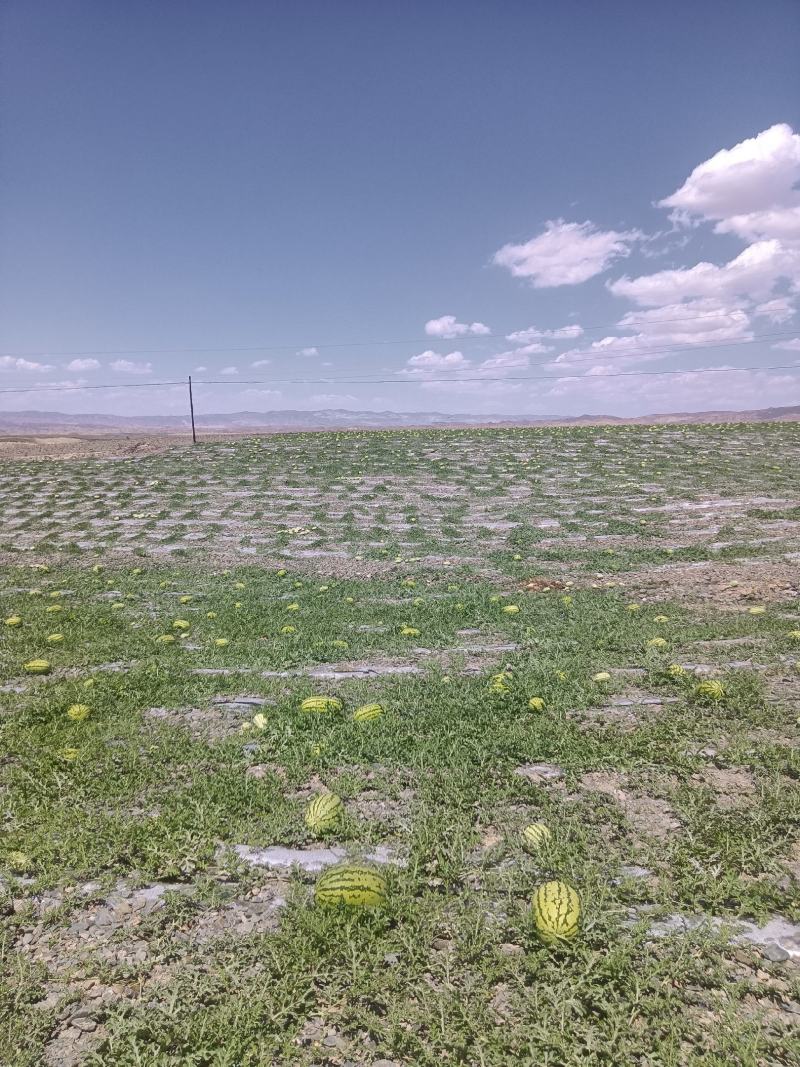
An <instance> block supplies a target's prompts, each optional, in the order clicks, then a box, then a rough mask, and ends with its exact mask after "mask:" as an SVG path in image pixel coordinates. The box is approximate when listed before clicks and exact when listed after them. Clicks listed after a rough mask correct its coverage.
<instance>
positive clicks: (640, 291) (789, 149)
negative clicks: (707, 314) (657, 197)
mask: <svg viewBox="0 0 800 1067" xmlns="http://www.w3.org/2000/svg"><path fill="white" fill-rule="evenodd" d="M659 206H661V207H664V208H671V209H672V214H671V216H670V217H671V218H672V220H673V223H674V224H675V225H677V226H686V225H689V226H697V225H700V224H702V223H705V222H711V223H713V224H714V230H715V232H716V233H728V234H733V235H734V236H736V237H739V238H740V239H741V240H742V241H744V242H745V243H746V245H747V247H746V248H745V249H744V251H742V252H740V253H739V254H738V255H737V256H735V257H734V258H733V259H731V260H730V261H729V262H727V263H723V264H722V265H721V266H717V265H716V264H713V263H707V262H701V263H697V264H695V265H694V266H692V267H685V268H679V269H676V270H665V271H659V272H657V273H656V274H648V275H642V276H641V277H638V278H627V277H623V278H619V279H618V280H617V281H614V282H612V283H611V284H610V285H609V289H610V291H611V292H612V293H614V294H615V295H616V296H622V297H626V298H627V299H630V300H633V301H634V302H635V303H637V304H640V305H643V306H657V305H659V304H668V303H679V302H681V301H687V300H693V299H698V298H710V299H716V300H719V301H721V302H726V303H730V302H732V301H739V302H743V303H744V304H746V305H748V306H751V305H752V304H753V303H758V304H759V305H760V306H761V310H760V311H759V312H758V313H759V314H762V315H765V316H767V317H768V318H771V319H772V321H773V322H782V321H786V319H787V318H788V317H789V313H788V312H789V307H790V306H791V305H788V304H786V303H784V304H778V303H777V301H778V299H779V298H778V297H776V296H775V290H776V288H779V287H780V286H782V285H783V286H785V285H786V284H788V285H789V286H790V287H793V288H794V289H796V290H797V289H800V135H798V134H796V133H794V131H793V130H792V128H791V127H790V126H787V125H786V124H785V123H782V124H779V125H776V126H771V127H770V128H769V129H767V130H763V131H762V132H761V133H759V134H757V135H756V136H755V137H751V138H748V139H747V140H744V141H741V142H740V143H739V144H737V145H734V146H733V148H728V149H722V150H721V151H719V152H717V153H716V154H715V155H713V156H711V158H710V159H707V160H706V161H705V162H704V163H700V164H699V165H698V166H697V167H695V168H694V170H693V171H692V173H691V174H690V175H689V177H688V178H687V179H686V181H685V182H684V183H683V185H682V186H681V187H680V188H679V189H677V190H676V191H675V192H674V193H672V194H671V195H670V196H668V197H665V198H664V199H663V200H661V201H660V203H659ZM781 316H783V317H781Z"/></svg>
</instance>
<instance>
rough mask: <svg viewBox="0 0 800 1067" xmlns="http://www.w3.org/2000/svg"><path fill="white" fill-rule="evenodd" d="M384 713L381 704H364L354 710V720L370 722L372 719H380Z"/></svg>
mask: <svg viewBox="0 0 800 1067" xmlns="http://www.w3.org/2000/svg"><path fill="white" fill-rule="evenodd" d="M381 715H383V708H382V707H381V705H380V704H362V705H361V707H360V708H356V710H355V711H354V712H353V722H369V721H370V720H371V719H379V718H380V717H381Z"/></svg>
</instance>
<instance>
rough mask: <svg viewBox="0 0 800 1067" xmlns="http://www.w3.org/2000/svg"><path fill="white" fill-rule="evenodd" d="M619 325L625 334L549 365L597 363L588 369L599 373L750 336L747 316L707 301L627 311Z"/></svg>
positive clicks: (737, 309)
mask: <svg viewBox="0 0 800 1067" xmlns="http://www.w3.org/2000/svg"><path fill="white" fill-rule="evenodd" d="M618 325H619V328H620V329H621V330H625V331H629V332H627V333H625V334H623V335H616V334H615V335H608V336H606V337H601V338H600V339H599V340H597V341H593V342H592V343H591V344H590V345H585V346H582V347H580V348H571V349H569V350H568V351H566V352H562V353H561V354H560V355H559V356H558V357H557V358H556V359H554V360H553V362H552V363H551V364H550V365H551V366H553V367H557V366H562V367H563V366H564V365H565V364H566V365H569V364H574V363H586V362H587V361H591V360H592V359H598V360H600V361H601V362H600V363H599V364H598V365H596V366H595V367H593V368H592V370H593V372H594V373H603V372H606V371H611V370H619V369H620V368H621V367H624V366H629V365H633V364H636V363H646V362H649V361H651V360H657V359H664V358H667V357H668V356H669V355H670V350H671V349H674V348H692V347H695V346H702V345H709V344H720V345H721V344H725V343H726V342H731V343H735V342H740V341H749V340H751V339H752V337H753V333H752V329H751V324H750V317H749V316H748V314H747V313H746V312H745V311H743V310H742V309H741V308H740V307H736V306H726V305H724V304H720V303H718V302H717V301H714V300H708V299H707V300H693V301H689V302H688V303H685V304H667V305H662V306H661V307H656V308H650V309H648V310H646V311H631V312H628V313H627V314H626V315H624V316H623V317H622V318H621V319H620V321H619V324H618ZM609 360H611V361H612V362H608V361H609Z"/></svg>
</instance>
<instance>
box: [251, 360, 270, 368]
mask: <svg viewBox="0 0 800 1067" xmlns="http://www.w3.org/2000/svg"><path fill="white" fill-rule="evenodd" d="M271 362H272V360H271V359H257V360H256V361H255V363H251V364H250V366H251V367H256V368H257V367H268V366H269V365H270V363H271Z"/></svg>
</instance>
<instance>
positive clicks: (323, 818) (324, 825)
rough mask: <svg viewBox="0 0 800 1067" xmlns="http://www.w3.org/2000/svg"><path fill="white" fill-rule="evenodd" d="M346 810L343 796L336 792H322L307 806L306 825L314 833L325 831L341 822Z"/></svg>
mask: <svg viewBox="0 0 800 1067" xmlns="http://www.w3.org/2000/svg"><path fill="white" fill-rule="evenodd" d="M343 812H344V805H343V804H342V800H341V797H337V796H336V794H335V793H320V794H319V795H318V796H316V797H314V799H313V800H312V801H311V803H310V804H309V805H308V807H307V808H306V815H305V820H306V826H307V827H308V828H309V830H312V831H313V832H314V833H325V831H326V830H331V829H333V827H334V826H335V825H336V824H337V823H338V822H339V820H340V819H341V817H342V814H343Z"/></svg>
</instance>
